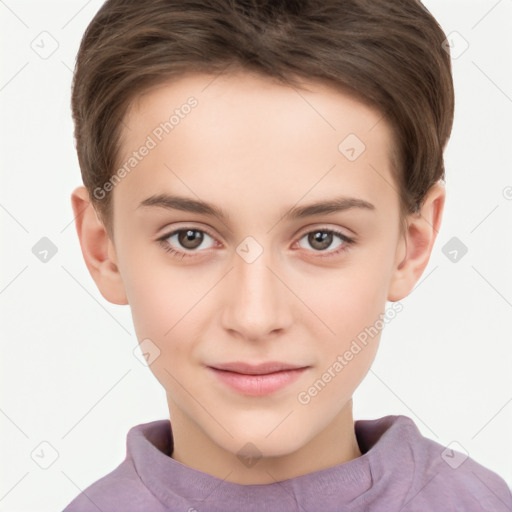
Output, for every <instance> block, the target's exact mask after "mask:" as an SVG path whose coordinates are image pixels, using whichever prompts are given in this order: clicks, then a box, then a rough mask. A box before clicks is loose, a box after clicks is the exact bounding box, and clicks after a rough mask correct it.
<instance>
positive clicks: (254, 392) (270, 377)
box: [207, 361, 308, 396]
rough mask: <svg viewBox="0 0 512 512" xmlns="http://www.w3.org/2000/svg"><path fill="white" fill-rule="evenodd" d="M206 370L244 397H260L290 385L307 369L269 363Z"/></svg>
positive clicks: (218, 366) (244, 364) (229, 364)
mask: <svg viewBox="0 0 512 512" xmlns="http://www.w3.org/2000/svg"><path fill="white" fill-rule="evenodd" d="M207 368H208V370H210V371H211V372H212V373H213V374H214V375H216V377H217V378H218V379H219V380H220V381H221V382H223V383H224V384H227V385H228V386H229V387H231V388H232V389H234V390H235V391H238V392H240V393H242V394H245V395H251V396H261V395H268V394H270V393H274V392H276V391H278V390H280V389H282V388H284V387H286V386H287V385H289V384H291V383H292V382H294V381H295V380H297V379H298V378H299V377H300V376H301V375H302V373H303V372H304V371H305V370H306V369H307V368H308V367H307V366H295V365H290V364H286V363H280V362H275V361H270V362H267V363H262V364H258V365H251V364H248V363H242V362H233V363H224V364H216V365H213V366H208V367H207Z"/></svg>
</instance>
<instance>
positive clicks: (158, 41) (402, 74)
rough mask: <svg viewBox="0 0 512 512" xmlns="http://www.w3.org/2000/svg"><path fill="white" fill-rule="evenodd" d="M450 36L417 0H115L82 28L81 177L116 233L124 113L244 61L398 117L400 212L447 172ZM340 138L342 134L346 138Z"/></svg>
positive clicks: (75, 90) (75, 109)
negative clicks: (187, 77)
mask: <svg viewBox="0 0 512 512" xmlns="http://www.w3.org/2000/svg"><path fill="white" fill-rule="evenodd" d="M445 39H446V36H445V34H444V32H443V30H442V29H441V27H440V26H439V24H438V23H437V21H436V20H435V18H434V17H433V16H432V15H431V14H430V12H429V11H428V10H427V9H426V8H425V7H424V6H423V5H422V3H421V2H420V1H419V0H393V1H390V0H145V1H140V0H107V1H106V2H105V3H104V4H103V6H102V7H101V8H100V10H99V11H98V13H97V14H96V16H95V17H94V18H93V20H92V21H91V23H90V24H89V26H88V27H87V30H86V31H85V34H84V36H83V38H82V41H81V44H80V48H79V51H78V55H77V59H76V65H75V72H74V77H73V86H72V100H71V105H72V113H73V120H74V123H75V132H74V135H75V139H76V148H77V153H78V160H79V164H80V169H81V173H82V179H83V183H84V185H85V187H86V188H87V190H88V192H89V195H90V198H91V202H92V204H93V206H94V207H95V209H96V211H97V212H98V213H99V214H100V216H101V218H102V220H103V222H104V224H105V226H106V227H107V229H108V230H109V232H110V233H111V234H112V231H111V228H112V199H111V197H112V194H107V195H106V196H105V197H102V198H101V199H98V198H97V197H96V195H95V194H94V191H95V190H96V189H98V187H99V188H101V187H103V185H104V184H105V183H106V182H107V181H109V179H110V178H111V176H112V175H113V174H114V172H115V170H116V166H117V165H119V162H118V159H119V154H120V149H121V148H120V145H121V144H120V141H121V134H122V124H123V118H124V116H125V114H126V112H127V110H128V108H129V107H130V105H131V103H132V101H133V100H134V99H135V98H136V96H137V95H138V94H140V93H142V92H144V91H145V90H147V89H149V88H150V87H152V86H154V85H159V84H162V83H165V82H168V81H170V80H172V79H173V78H178V77H180V76H182V75H184V74H185V73H190V72H201V73H202V72H206V73H221V72H223V71H225V69H226V68H228V67H230V66H234V67H235V68H237V69H242V70H247V71H252V72H254V71H256V72H258V73H260V74H263V75H264V76H268V77H272V78H274V79H277V80H279V81H280V82H282V83H285V84H288V85H293V86H297V87H300V86H301V85H300V79H301V78H304V79H307V80H310V79H313V80H315V79H316V80H320V81H323V82H325V83H328V84H330V85H333V86H335V87H336V86H339V87H340V88H343V89H344V90H350V91H351V92H353V93H354V94H355V95H357V96H358V97H359V98H361V99H362V100H363V101H366V102H367V103H368V104H371V105H373V106H376V107H377V108H378V109H379V111H380V112H381V113H382V114H383V116H385V118H386V119H387V120H388V121H389V123H390V126H391V127H392V129H393V132H394V134H395V139H396V140H395V142H396V147H394V148H391V154H392V159H393V162H395V164H396V165H395V166H394V169H393V172H394V177H395V179H396V183H397V184H398V188H399V195H400V202H401V215H402V216H403V215H405V214H407V213H413V212H415V211H417V210H418V209H419V208H420V206H421V204H422V201H423V200H424V198H425V195H426V193H427V192H428V190H429V189H430V187H431V186H432V185H433V184H435V183H436V182H437V181H438V180H439V179H444V177H445V175H444V160H443V151H444V148H445V145H446V143H447V141H448V138H449V136H450V132H451V128H452V123H453V111H454V91H453V81H452V74H451V61H450V55H449V53H448V52H447V51H446V50H445V47H446V45H443V41H444V40H445ZM340 142H341V141H340Z"/></svg>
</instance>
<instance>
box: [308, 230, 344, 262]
mask: <svg viewBox="0 0 512 512" xmlns="http://www.w3.org/2000/svg"><path fill="white" fill-rule="evenodd" d="M336 239H337V240H338V241H337V243H335V242H336ZM302 240H306V241H307V245H308V246H309V247H305V246H303V245H302V244H301V243H300V242H301V241H302ZM333 242H334V243H333ZM353 244H354V240H353V239H351V238H349V237H348V236H345V235H344V234H343V233H340V232H339V231H336V230H335V229H327V228H326V229H315V230H313V231H309V232H308V233H304V235H303V236H302V237H301V238H300V240H299V246H300V247H302V248H304V249H309V248H312V249H313V251H314V252H317V253H319V254H318V256H320V257H322V256H325V257H330V256H335V255H337V254H338V253H341V252H343V251H345V250H347V249H348V248H349V247H350V246H351V245H353ZM328 248H330V249H331V250H326V249H328Z"/></svg>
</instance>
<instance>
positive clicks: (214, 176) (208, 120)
mask: <svg viewBox="0 0 512 512" xmlns="http://www.w3.org/2000/svg"><path fill="white" fill-rule="evenodd" d="M213 78H214V77H212V76H208V75H202V74H195V75H188V76H184V77H182V78H180V79H179V80H178V81H175V82H173V83H167V84H165V85H163V86H159V87H157V88H153V89H151V90H150V91H148V92H147V93H146V94H144V95H142V96H139V97H138V98H137V101H135V102H134V103H133V104H132V105H131V108H130V110H129V112H128V113H127V115H126V117H125V123H126V126H127V128H126V129H125V130H124V132H123V146H122V147H123V158H122V161H123V162H124V161H125V160H126V158H128V157H129V155H130V154H131V153H132V152H133V151H134V150H135V149H137V148H139V147H140V146H141V144H143V143H144V141H145V140H146V137H147V136H148V135H149V134H151V133H152V130H153V129H154V128H155V126H157V125H158V124H159V123H161V122H162V121H164V120H166V119H168V117H169V113H170V112H172V110H174V108H178V107H179V106H180V105H183V104H184V103H185V102H186V100H187V98H189V97H190V96H194V97H195V98H196V99H197V100H198V105H197V107H196V108H194V109H193V110H192V111H191V113H190V114H189V115H188V116H185V118H184V119H182V120H180V123H179V125H177V126H176V127H175V128H174V130H173V131H172V132H170V133H169V134H167V135H166V136H165V137H164V138H163V140H162V141H161V142H160V143H159V144H158V145H157V147H156V148H154V149H152V150H151V151H150V153H149V154H148V155H147V156H146V157H145V158H144V159H143V160H142V161H141V162H140V163H138V165H137V166H136V168H134V169H133V170H132V171H131V172H130V173H129V174H128V175H127V176H126V177H125V178H124V179H123V180H122V181H121V182H120V183H119V184H118V185H117V186H116V187H115V188H114V190H113V194H114V196H113V200H114V210H113V211H114V216H113V236H112V238H110V237H109V235H108V232H107V230H106V229H105V226H104V225H103V223H102V222H101V221H100V220H99V216H98V215H97V214H96V212H95V210H94V209H93V207H88V205H89V206H90V203H89V196H88V194H87V191H86V189H85V188H84V187H78V188H76V189H75V190H74V191H73V193H72V206H73V209H74V213H75V216H76V228H77V233H78V236H79V239H80V244H81V247H82V253H83V256H84V259H85V262H86V264H87V267H88V269H89V271H90V273H91V275H92V277H93V279H94V281H95V282H96V284H97V286H98V288H99V290H100V292H101V293H102V295H103V297H105V299H106V300H108V301H110V302H111V303H114V304H129V305H130V308H131V312H132V316H133V322H134V327H135V331H136V334H137V337H138V340H139V342H140V341H142V340H144V339H147V338H149V339H150V340H151V341H152V343H154V344H155V345H156V346H157V347H158V349H159V350H160V355H159V357H157V358H156V359H155V360H154V362H152V364H151V365H150V369H151V371H152V372H153V374H154V375H155V377H156V378H157V379H158V381H159V382H160V383H161V384H162V386H163V387H164V389H165V391H166V395H167V402H168V406H169V414H170V419H171V425H172V431H173V437H174V443H175V444H174V451H173V453H172V457H173V458H174V459H175V460H177V461H179V462H180V463H182V464H185V465H187V466H190V467H192V468H195V469H198V470H201V471H203V472H206V473H209V474H211V475H213V476H215V477H218V478H221V479H224V480H226V481H230V482H235V483H240V484H265V483H272V482H275V481H280V480H285V479H288V478H293V477H296V476H300V475H304V474H307V473H310V472H312V471H316V470H320V469H324V468H328V467H331V466H334V465H337V464H341V463H343V462H347V461H350V460H352V459H354V458H357V457H359V456H361V451H360V449H359V446H358V443H357V439H356V436H355V431H354V420H353V415H352V395H353V393H354V391H355V389H356V388H357V387H358V385H359V384H360V383H361V381H362V380H363V378H364V377H365V375H366V374H367V372H368V370H369V369H370V367H371V364H372V362H373V360H374V358H375V355H376V352H377V348H378V344H379V340H380V332H379V335H377V336H375V337H374V338H373V339H371V341H369V343H368V344H367V345H366V346H365V347H364V348H363V349H362V350H361V351H360V352H359V353H358V354H357V355H355V356H354V357H353V359H352V360H351V361H349V362H348V364H346V366H345V367H344V368H343V370H342V371H341V372H340V373H338V374H336V377H335V378H332V379H331V381H330V382H329V383H328V384H327V385H326V386H325V387H324V388H323V389H322V391H321V392H319V393H318V394H317V395H316V396H315V397H313V398H311V400H310V401H309V403H307V404H303V403H300V402H299V400H298V395H299V393H300V392H303V391H307V390H308V388H309V387H310V386H311V385H312V384H313V383H314V382H315V381H316V380H317V379H319V378H321V377H322V375H323V374H324V373H325V372H326V371H327V370H328V368H329V367H332V365H333V363H334V362H335V361H336V360H337V357H338V355H340V354H344V353H345V352H346V351H347V350H349V348H350V345H351V342H352V341H353V340H354V339H355V338H356V337H357V335H358V334H359V333H360V332H361V331H363V330H364V329H365V327H368V326H371V325H374V324H375V322H376V320H378V319H379V318H382V316H380V317H379V315H380V314H383V313H384V312H385V307H386V301H390V302H395V301H399V300H401V299H402V298H404V297H406V296H407V295H408V294H409V293H410V291H411V290H412V288H413V287H414V285H415V284H416V283H417V281H418V280H419V278H420V276H421V275H422V273H423V271H424V269H425V267H426V266H427V263H428V260H429V257H430V254H431V251H432V247H433V244H434V241H435V237H436V234H437V232H438V230H439V227H440V223H441V217H442V212H443V207H444V201H445V189H444V187H443V186H442V184H441V183H438V184H436V185H434V186H433V187H432V188H431V189H430V191H429V193H428V195H427V197H426V199H425V201H424V204H423V207H422V209H421V211H420V212H419V213H417V214H411V215H409V216H408V218H407V229H406V231H405V232H403V233H401V232H400V222H399V220H400V219H399V197H398V194H397V190H398V187H397V185H396V184H395V183H394V181H393V177H392V173H391V158H390V152H391V150H390V148H392V147H393V135H392V131H391V129H390V127H389V125H388V124H387V122H386V121H385V120H384V119H382V116H381V114H380V113H379V112H378V111H377V110H375V109H373V108H371V107H369V106H367V105H365V104H363V103H361V102H360V101H358V100H357V99H355V98H354V97H352V96H350V95H348V94H346V93H344V92H343V93H342V92H340V91H339V90H334V89H332V88H330V87H329V86H328V85H325V84H322V83H317V82H308V88H309V89H310V90H309V91H306V90H299V89H295V88H292V87H289V86H284V85H280V84H278V83H276V82H273V81H271V80H270V79H268V78H263V77H260V76H257V75H254V74H250V73H248V72H246V73H238V74H234V73H233V74H229V75H224V76H222V77H217V78H215V80H213ZM206 86H207V87H206ZM350 133H353V134H356V135H357V136H358V137H359V138H360V139H361V140H362V141H364V144H365V145H366V149H365V151H364V152H363V153H362V154H361V155H360V156H359V157H358V158H357V159H356V160H355V161H349V160H348V159H347V158H346V157H345V156H344V155H343V154H342V153H341V152H340V151H339V150H338V145H339V144H340V142H341V141H342V140H343V139H344V138H345V137H346V136H347V135H348V134H350ZM376 171H378V172H376ZM164 192H165V193H169V194H175V195H179V196H184V197H189V198H192V199H201V200H203V201H208V202H209V203H212V204H214V205H216V206H217V207H220V208H222V209H223V210H224V211H225V212H226V213H227V215H228V218H227V219H226V220H225V221H220V220H219V219H216V218H214V217H212V216H208V215H206V214H200V213H191V212H185V211H180V210H167V209H164V208H161V207H146V208H144V207H139V204H140V202H141V201H142V200H144V199H145V198H147V197H149V196H151V195H153V194H157V193H164ZM341 195H344V196H350V197H354V198H359V199H364V200H365V201H368V202H370V203H372V204H373V205H374V207H375V208H374V210H367V209H363V208H352V209H349V210H345V211H340V212H334V213H326V214H319V215H314V216H310V217H307V218H301V219H295V220H289V219H286V218H282V217H283V214H284V213H286V212H288V211H289V210H290V209H291V208H292V207H294V206H303V205H305V204H309V203H312V202H316V201H320V200H328V199H332V198H334V197H338V196H341ZM178 228H181V229H184V228H187V229H197V230H203V231H202V232H201V233H203V234H204V239H203V242H202V243H201V245H200V246H199V247H197V248H195V249H194V248H192V249H187V247H190V245H189V246H184V245H182V244H180V242H179V239H178V236H177V235H174V236H172V237H170V238H167V241H168V243H169V244H170V245H172V246H173V248H174V249H175V250H180V251H182V252H188V254H189V255H191V256H190V257H187V258H184V259H181V258H177V257H173V255H171V254H169V253H167V252H166V251H165V250H164V248H163V247H162V245H161V244H160V243H159V242H158V241H157V238H159V237H162V236H163V235H165V234H171V233H172V231H173V230H175V229H178ZM325 229H336V230H338V231H340V232H341V233H342V234H344V235H345V236H348V237H352V238H353V239H354V240H355V242H354V243H353V244H351V245H345V248H346V250H344V251H343V252H341V253H338V254H333V253H334V252H335V251H336V250H337V249H339V248H340V247H341V246H342V244H346V242H344V241H343V240H342V239H340V238H338V237H337V236H336V235H333V237H332V238H330V239H329V240H331V243H330V245H329V242H327V243H326V247H324V248H322V247H320V248H319V246H320V245H321V244H319V243H318V242H316V243H315V240H314V239H312V238H311V237H310V238H308V236H307V234H308V233H311V232H312V231H313V233H315V230H316V231H320V232H321V233H323V232H324V230H325ZM247 236H251V237H253V238H254V239H255V240H256V242H257V244H259V246H260V247H261V248H262V250H263V252H262V253H261V255H260V256H259V257H258V258H256V259H255V261H252V262H250V263H248V262H247V261H246V260H244V259H243V258H242V257H240V255H239V254H238V253H237V251H236V249H237V247H238V246H239V245H240V244H241V242H242V241H243V240H244V239H245V238H246V237H247ZM193 251H195V252H193ZM329 253H330V254H332V256H330V257H322V254H329ZM230 361H246V362H250V363H253V364H256V363H260V362H264V361H282V362H286V363H291V364H297V365H301V366H308V369H307V370H306V371H305V372H303V373H302V375H301V376H300V377H299V379H298V380H297V381H295V382H293V383H292V384H290V385H289V386H287V387H286V388H284V389H282V390H280V391H278V392H276V393H273V394H270V395H266V396H258V397H252V396H246V395H242V394H240V393H237V392H235V391H233V390H232V389H230V388H228V387H226V386H225V385H224V384H223V383H222V382H220V381H219V380H218V379H217V378H216V377H215V375H211V374H210V372H209V371H208V370H207V369H206V368H205V366H204V365H211V364H215V363H222V362H230ZM247 443H252V445H254V447H256V449H257V451H258V454H259V456H261V458H259V460H257V463H256V464H254V465H252V466H251V467H248V466H246V465H245V464H243V463H242V461H241V460H240V459H239V457H237V453H238V452H239V451H240V450H241V448H242V447H243V446H244V445H246V444H247Z"/></svg>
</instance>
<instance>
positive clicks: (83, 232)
mask: <svg viewBox="0 0 512 512" xmlns="http://www.w3.org/2000/svg"><path fill="white" fill-rule="evenodd" d="M71 205H72V208H73V213H74V216H75V226H76V231H77V234H78V238H79V240H80V246H81V249H82V255H83V257H84V261H85V264H86V265H87V269H88V270H89V273H90V274H91V276H92V278H93V279H94V282H95V283H96V286H97V287H98V289H99V291H100V293H101V294H102V295H103V297H104V298H105V299H107V300H108V301H109V302H111V303H113V304H119V305H125V304H128V300H127V297H126V291H125V287H124V283H123V280H122V277H121V274H120V272H119V268H118V266H117V256H116V251H115V247H114V244H113V243H112V241H111V240H110V238H109V236H108V233H107V230H106V228H105V226H104V225H103V223H102V222H101V220H100V219H99V218H98V216H97V214H96V211H95V209H94V207H93V205H92V203H91V202H90V200H89V194H88V192H87V189H86V188H85V187H84V186H80V187H77V188H76V189H75V190H74V191H73V193H72V194H71Z"/></svg>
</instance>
